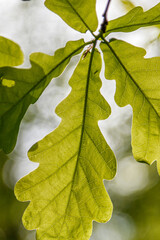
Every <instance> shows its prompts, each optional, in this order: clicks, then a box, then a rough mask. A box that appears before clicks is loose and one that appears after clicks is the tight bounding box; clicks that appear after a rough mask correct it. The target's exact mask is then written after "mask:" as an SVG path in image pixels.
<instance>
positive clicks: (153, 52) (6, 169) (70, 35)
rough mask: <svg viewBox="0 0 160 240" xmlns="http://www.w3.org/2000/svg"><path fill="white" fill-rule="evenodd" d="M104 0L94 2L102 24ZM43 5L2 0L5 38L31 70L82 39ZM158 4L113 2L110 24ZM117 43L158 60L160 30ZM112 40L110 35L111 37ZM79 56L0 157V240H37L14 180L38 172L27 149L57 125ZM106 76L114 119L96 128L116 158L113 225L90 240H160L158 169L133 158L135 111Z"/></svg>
mask: <svg viewBox="0 0 160 240" xmlns="http://www.w3.org/2000/svg"><path fill="white" fill-rule="evenodd" d="M106 2H107V0H97V13H98V18H99V23H101V21H102V13H103V12H104V8H105V6H106ZM43 3H44V1H40V0H30V1H21V0H0V19H1V21H0V35H2V36H4V37H7V38H9V39H12V40H13V41H15V42H17V43H18V44H19V45H20V46H21V48H22V50H23V52H24V55H25V61H24V64H23V65H22V67H24V68H26V67H29V66H30V63H29V55H30V53H32V52H39V51H40V52H44V53H47V54H51V55H53V53H54V51H55V50H56V49H58V48H60V47H64V45H65V44H66V42H67V41H68V40H76V39H79V38H81V37H84V38H85V40H90V39H92V36H91V35H90V34H89V33H87V34H86V35H84V36H83V34H80V33H78V32H76V31H75V30H73V29H71V28H70V27H68V26H67V25H66V24H65V23H64V22H63V21H62V20H61V19H60V18H59V17H58V16H57V15H55V14H54V13H52V12H50V11H49V10H48V9H47V8H45V7H44V5H43ZM157 3H159V1H158V0H152V1H146V0H132V1H129V0H112V2H111V6H110V9H109V15H108V16H109V20H110V19H114V18H116V17H119V16H121V15H123V14H125V13H126V12H128V11H129V10H130V9H132V8H133V7H135V6H142V7H143V8H144V10H145V11H146V10H148V9H149V8H151V7H153V6H154V5H156V4H157ZM113 36H114V37H116V38H119V39H123V40H126V41H128V42H130V43H132V44H133V45H136V46H140V47H143V48H145V49H146V51H147V54H146V57H153V56H159V55H160V28H158V26H157V27H149V28H146V29H141V30H137V31H135V32H133V33H129V34H127V33H115V34H114V35H113ZM109 37H112V36H109ZM79 57H80V56H76V57H74V58H73V59H72V61H71V62H70V64H69V66H68V67H67V68H66V70H65V71H64V73H63V74H62V75H61V76H60V77H59V78H56V79H54V80H53V81H52V82H51V83H50V85H49V87H48V88H47V89H46V90H45V91H44V93H43V94H42V96H41V97H40V99H39V100H38V101H37V103H35V104H34V105H32V106H30V107H29V109H28V112H27V113H26V115H25V117H24V119H23V121H22V124H21V127H20V132H19V136H18V142H17V145H16V148H15V150H14V151H13V152H12V153H11V154H9V155H7V156H6V155H5V154H4V153H3V152H2V151H0V240H35V231H27V230H25V229H24V227H23V225H22V221H21V217H22V214H23V211H24V209H25V208H26V206H27V203H20V202H18V201H17V200H16V199H15V197H14V193H13V189H14V185H15V183H16V181H17V180H19V179H20V178H21V177H23V176H24V175H26V174H27V173H29V172H30V171H32V170H33V169H35V168H36V167H37V165H36V164H34V163H32V162H30V161H29V160H28V158H27V151H28V149H29V148H30V147H31V146H32V145H33V144H34V143H35V142H37V141H38V140H40V139H41V138H43V137H44V136H45V135H47V134H48V133H49V132H51V131H53V130H54V129H55V128H56V127H57V126H58V124H59V122H60V118H59V117H57V116H56V114H55V113H54V109H55V107H56V106H57V105H58V103H59V102H60V101H61V100H62V99H64V98H65V97H66V96H67V95H68V93H69V91H70V87H69V86H68V80H69V78H70V76H71V74H72V71H73V68H75V65H76V64H77V62H78V60H79ZM101 78H102V81H103V87H102V89H101V92H102V94H103V96H104V97H105V98H106V100H107V101H108V102H109V104H110V105H111V107H112V115H111V116H110V117H109V118H108V119H107V120H105V121H100V122H99V126H100V128H101V130H102V132H103V134H104V136H105V138H106V140H107V142H108V144H109V145H110V146H111V148H112V149H113V151H114V153H115V155H116V158H117V162H118V163H117V165H118V169H117V175H116V177H115V178H114V180H112V181H104V184H105V186H106V189H107V191H108V193H109V195H110V197H111V199H112V201H113V205H114V211H113V216H112V218H111V220H110V221H109V222H108V223H105V224H99V223H95V222H94V223H93V234H92V236H91V239H90V240H159V239H160V178H159V176H158V173H157V170H156V163H153V164H152V166H148V165H147V164H144V163H138V162H136V161H135V160H134V158H133V156H132V149H131V123H132V109H131V107H130V106H126V107H124V108H119V107H118V106H117V105H116V104H115V102H114V93H115V81H108V80H106V79H104V68H103V69H102V73H101Z"/></svg>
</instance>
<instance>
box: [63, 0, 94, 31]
mask: <svg viewBox="0 0 160 240" xmlns="http://www.w3.org/2000/svg"><path fill="white" fill-rule="evenodd" d="M66 2H67V3H68V4H69V5H70V7H71V8H72V10H73V11H74V12H75V13H76V14H77V16H78V17H79V18H80V20H81V21H82V22H83V24H84V25H85V26H86V28H87V29H88V30H89V31H90V32H91V34H93V33H92V30H91V29H90V27H89V26H88V25H87V23H86V22H85V21H84V20H83V18H82V17H81V15H80V14H79V13H78V12H77V11H76V9H75V8H74V7H73V5H72V4H71V3H70V1H69V0H66Z"/></svg>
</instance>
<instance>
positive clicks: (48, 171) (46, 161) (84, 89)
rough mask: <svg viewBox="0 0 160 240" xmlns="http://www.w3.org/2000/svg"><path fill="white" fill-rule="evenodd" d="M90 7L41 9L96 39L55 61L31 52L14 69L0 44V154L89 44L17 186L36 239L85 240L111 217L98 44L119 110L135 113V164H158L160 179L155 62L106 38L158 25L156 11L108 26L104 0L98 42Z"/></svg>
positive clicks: (52, 3) (14, 59)
mask: <svg viewBox="0 0 160 240" xmlns="http://www.w3.org/2000/svg"><path fill="white" fill-rule="evenodd" d="M95 4H96V1H95V0H89V1H85V0H79V1H75V0H63V1H57V0H46V1H45V5H46V7H48V8H49V9H50V10H51V11H53V12H55V13H56V14H58V15H59V16H60V17H61V18H62V19H63V20H64V21H65V22H66V23H67V24H68V25H69V26H70V27H72V28H74V29H75V30H77V31H80V32H81V33H85V32H86V31H87V30H89V31H90V33H91V34H92V38H93V37H94V39H92V40H91V41H90V42H86V43H85V42H84V40H83V39H81V40H78V41H70V42H68V43H67V44H66V46H65V47H64V48H62V49H59V50H57V51H56V52H55V55H54V56H49V55H46V54H43V53H33V54H32V55H31V56H30V63H31V68H29V69H20V68H15V66H17V65H20V64H21V63H22V60H23V54H22V52H21V50H20V48H19V46H17V44H15V43H13V42H12V41H10V40H8V39H5V38H3V37H1V38H0V42H1V47H0V67H1V68H0V104H1V108H0V148H2V149H3V151H4V152H6V153H9V152H11V151H12V150H13V148H14V146H15V144H16V139H17V134H18V130H19V126H20V122H21V120H22V119H23V116H24V114H25V112H26V111H27V109H28V107H29V105H30V104H33V103H35V102H36V101H37V100H38V98H39V97H40V95H41V94H42V92H43V91H44V89H45V88H46V87H47V85H48V84H49V82H50V81H51V80H52V79H53V78H56V77H57V76H59V75H60V74H61V73H62V72H63V70H64V69H65V67H66V66H67V64H68V63H69V61H70V59H71V58H72V57H73V56H74V55H76V54H79V53H80V52H81V51H82V50H83V48H84V47H85V46H87V45H88V48H87V49H86V50H85V51H84V52H83V54H82V57H81V59H80V61H79V63H78V65H77V67H76V69H75V71H74V73H73V75H72V77H71V79H70V81H69V83H70V86H71V87H72V91H71V93H70V94H69V96H68V97H67V98H66V99H65V100H64V101H63V102H61V103H60V105H59V106H58V107H57V109H56V113H57V115H58V116H60V117H61V119H62V120H61V123H60V125H59V127H58V128H57V129H55V130H54V131H53V132H52V133H50V134H49V135H48V136H46V137H45V138H44V139H43V140H41V141H39V142H38V143H36V144H35V145H34V146H33V147H32V148H31V149H30V150H29V153H28V156H29V158H30V160H31V161H33V162H38V163H39V167H38V168H37V169H36V170H35V171H33V172H32V173H30V174H29V175H28V176H26V177H24V178H22V179H21V180H20V181H19V182H18V183H17V184H16V187H15V195H16V197H17V199H19V200H20V201H31V202H30V204H29V206H28V208H27V210H26V211H25V213H24V217H23V223H24V225H25V227H26V228H27V229H29V230H31V229H37V239H38V240H40V239H43V240H49V239H61V240H62V239H68V240H69V239H79V240H87V239H89V237H90V235H91V232H92V221H93V220H95V221H99V222H105V221H108V220H109V219H110V217H111V215H112V203H111V200H110V198H109V196H108V194H107V193H106V191H105V188H104V185H103V182H102V181H103V179H108V180H109V179H112V178H113V177H114V175H115V173H116V160H115V157H114V154H113V152H112V150H111V149H110V147H109V146H108V144H107V143H106V142H105V140H104V137H103V135H102V134H101V132H100V130H99V128H98V120H102V119H105V118H108V116H109V115H110V112H111V110H110V107H109V105H108V103H107V102H106V101H105V99H104V98H103V97H102V95H101V94H100V87H101V80H100V78H99V74H100V71H101V56H100V53H99V51H98V49H96V45H97V44H98V42H99V41H100V42H101V43H100V47H101V49H102V52H103V55H104V62H105V77H106V78H107V79H115V80H116V82H117V86H116V94H115V100H116V102H117V104H118V105H119V106H121V107H123V106H125V105H127V104H130V105H131V106H132V108H133V127H132V148H133V154H134V157H135V159H136V160H138V161H142V162H147V163H149V164H151V163H152V162H153V161H155V160H157V165H158V171H159V173H160V159H159V149H160V146H159V137H160V135H159V132H160V119H159V118H160V110H159V102H160V100H159V96H160V93H159V85H160V83H159V82H160V81H159V71H160V59H159V58H158V57H157V58H151V59H144V55H145V50H144V49H141V48H137V47H135V46H132V45H130V44H128V43H126V42H124V41H121V40H116V39H109V40H107V39H106V38H105V37H106V36H108V34H110V33H114V32H120V31H121V32H132V31H134V30H136V29H138V28H141V27H147V26H151V25H157V24H160V15H159V11H160V4H157V5H156V6H155V7H153V8H152V9H150V10H148V11H147V12H143V10H142V8H140V7H136V8H133V9H132V10H131V11H130V12H129V13H127V14H126V15H124V16H122V17H120V18H118V19H115V20H112V21H109V22H108V19H107V12H108V7H109V4H110V1H108V4H107V7H106V10H105V12H104V14H103V18H104V21H103V23H102V24H101V27H100V30H99V33H98V35H96V34H95V33H94V32H95V30H96V29H97V26H98V22H97V16H96V11H95ZM90 51H91V52H90Z"/></svg>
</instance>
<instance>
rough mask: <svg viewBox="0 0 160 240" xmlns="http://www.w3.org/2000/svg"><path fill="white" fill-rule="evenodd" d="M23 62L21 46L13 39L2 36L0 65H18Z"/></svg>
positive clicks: (0, 40) (0, 41)
mask: <svg viewBox="0 0 160 240" xmlns="http://www.w3.org/2000/svg"><path fill="white" fill-rule="evenodd" d="M22 63H23V53H22V51H21V49H20V47H19V46H18V45H17V44H16V43H14V42H12V41H11V40H9V39H7V38H4V37H1V36H0V67H4V66H18V65H20V64H22Z"/></svg>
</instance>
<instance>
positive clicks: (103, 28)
mask: <svg viewBox="0 0 160 240" xmlns="http://www.w3.org/2000/svg"><path fill="white" fill-rule="evenodd" d="M110 3H111V0H108V2H107V6H106V9H105V11H104V13H103V15H102V16H103V22H102V24H101V29H100V30H101V31H102V33H105V31H106V25H107V24H108V20H107V12H108V9H109V5H110Z"/></svg>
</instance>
